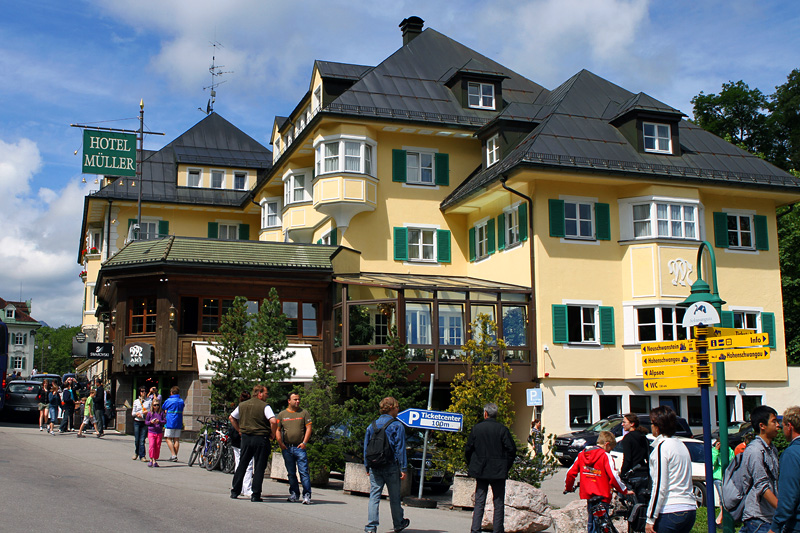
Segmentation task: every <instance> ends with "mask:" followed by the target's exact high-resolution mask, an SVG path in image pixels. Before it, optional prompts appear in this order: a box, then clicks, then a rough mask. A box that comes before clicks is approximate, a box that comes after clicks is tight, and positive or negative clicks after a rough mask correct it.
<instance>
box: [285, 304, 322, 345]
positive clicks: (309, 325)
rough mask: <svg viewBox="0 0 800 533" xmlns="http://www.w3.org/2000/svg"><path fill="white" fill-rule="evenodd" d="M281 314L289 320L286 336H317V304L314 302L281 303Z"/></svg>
mask: <svg viewBox="0 0 800 533" xmlns="http://www.w3.org/2000/svg"><path fill="white" fill-rule="evenodd" d="M283 314H285V315H286V318H288V319H289V328H288V330H287V331H286V334H287V335H292V336H298V337H318V336H319V324H318V320H319V304H318V303H316V302H283Z"/></svg>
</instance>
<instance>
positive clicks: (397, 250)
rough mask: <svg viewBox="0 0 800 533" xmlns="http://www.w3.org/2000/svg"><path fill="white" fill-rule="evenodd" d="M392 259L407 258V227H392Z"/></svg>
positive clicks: (405, 259)
mask: <svg viewBox="0 0 800 533" xmlns="http://www.w3.org/2000/svg"><path fill="white" fill-rule="evenodd" d="M394 260H395V261H407V260H408V229H407V228H394Z"/></svg>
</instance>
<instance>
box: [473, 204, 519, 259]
mask: <svg viewBox="0 0 800 533" xmlns="http://www.w3.org/2000/svg"><path fill="white" fill-rule="evenodd" d="M520 203H521V202H517V203H516V204H514V205H512V206H511V207H508V208H506V209H504V210H503V217H504V218H505V220H504V222H505V224H504V231H505V242H506V247H505V249H506V250H508V249H509V248H513V247H515V246H519V245H520V244H522V241H521V240H520V239H519V205H520ZM475 231H476V233H477V230H475ZM476 250H477V248H476Z"/></svg>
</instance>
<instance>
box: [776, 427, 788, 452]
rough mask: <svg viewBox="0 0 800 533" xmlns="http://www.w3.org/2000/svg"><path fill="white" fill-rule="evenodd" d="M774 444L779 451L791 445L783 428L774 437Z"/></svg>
mask: <svg viewBox="0 0 800 533" xmlns="http://www.w3.org/2000/svg"><path fill="white" fill-rule="evenodd" d="M772 444H773V445H774V446H775V447H776V448H777V449H778V453H783V450H785V449H786V448H788V447H789V441H788V440H786V435H784V434H783V430H781V431H778V434H777V435H776V436H775V438H774V439H772Z"/></svg>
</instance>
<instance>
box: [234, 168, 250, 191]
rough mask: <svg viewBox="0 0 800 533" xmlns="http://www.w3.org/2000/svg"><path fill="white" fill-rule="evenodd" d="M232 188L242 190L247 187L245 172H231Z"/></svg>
mask: <svg viewBox="0 0 800 533" xmlns="http://www.w3.org/2000/svg"><path fill="white" fill-rule="evenodd" d="M233 188H234V189H236V190H238V191H243V190H244V189H245V188H247V172H234V173H233Z"/></svg>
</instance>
